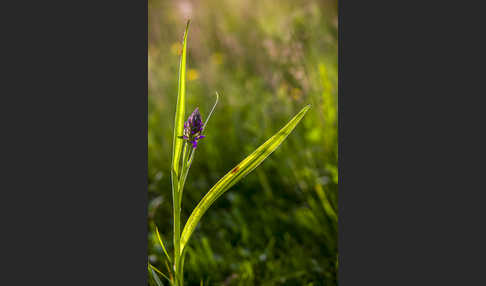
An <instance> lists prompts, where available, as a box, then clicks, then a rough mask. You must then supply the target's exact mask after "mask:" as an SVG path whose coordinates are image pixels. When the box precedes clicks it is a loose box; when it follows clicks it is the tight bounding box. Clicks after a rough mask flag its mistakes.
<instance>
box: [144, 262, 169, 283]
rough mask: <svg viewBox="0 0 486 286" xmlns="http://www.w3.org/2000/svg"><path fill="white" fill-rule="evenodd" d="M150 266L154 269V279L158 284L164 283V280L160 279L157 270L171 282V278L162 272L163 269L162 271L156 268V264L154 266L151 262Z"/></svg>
mask: <svg viewBox="0 0 486 286" xmlns="http://www.w3.org/2000/svg"><path fill="white" fill-rule="evenodd" d="M148 266H149V269H150V270H151V271H152V274H153V276H154V279H155V281H156V282H157V284H158V285H163V284H162V281H160V278H159V276H158V275H157V274H156V273H155V272H157V273H159V274H160V275H161V276H162V277H164V278H165V279H167V281H169V282H170V280H169V278H168V277H167V276H166V275H165V274H164V273H162V271H160V270H159V269H157V268H155V266H153V265H152V264H150V263H149V265H148ZM154 271H155V272H154Z"/></svg>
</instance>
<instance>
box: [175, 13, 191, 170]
mask: <svg viewBox="0 0 486 286" xmlns="http://www.w3.org/2000/svg"><path fill="white" fill-rule="evenodd" d="M188 30H189V21H187V26H186V31H185V32H184V40H183V44H182V55H181V60H180V64H179V86H178V89H177V105H176V113H175V119H174V138H173V143H172V146H173V147H172V176H173V177H172V178H173V179H174V176H175V177H176V178H177V177H178V176H179V174H180V159H181V152H182V143H183V140H180V139H179V138H178V136H181V135H182V132H183V129H184V117H185V113H186V50H187V32H188ZM174 173H175V174H174Z"/></svg>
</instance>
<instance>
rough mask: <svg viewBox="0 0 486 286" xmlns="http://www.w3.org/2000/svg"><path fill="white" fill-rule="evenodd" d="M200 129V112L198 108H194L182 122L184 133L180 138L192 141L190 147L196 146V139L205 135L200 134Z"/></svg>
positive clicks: (201, 129)
mask: <svg viewBox="0 0 486 286" xmlns="http://www.w3.org/2000/svg"><path fill="white" fill-rule="evenodd" d="M202 131H203V122H202V118H201V113H199V108H196V109H194V111H193V112H192V113H191V115H189V117H188V118H187V121H186V122H185V123H184V134H183V135H182V137H180V138H182V139H184V140H187V141H189V143H192V148H196V147H197V141H198V140H199V139H202V138H204V137H205V136H204V135H201V132H202Z"/></svg>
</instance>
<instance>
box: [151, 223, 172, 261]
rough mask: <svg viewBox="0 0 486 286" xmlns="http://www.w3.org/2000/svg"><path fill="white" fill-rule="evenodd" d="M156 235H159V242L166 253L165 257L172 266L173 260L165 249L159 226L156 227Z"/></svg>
mask: <svg viewBox="0 0 486 286" xmlns="http://www.w3.org/2000/svg"><path fill="white" fill-rule="evenodd" d="M155 234H156V235H157V239H158V240H159V244H160V246H162V250H163V251H164V253H165V256H166V257H167V259H168V260H169V262H170V264H172V259H170V256H169V253H167V250H166V249H165V245H164V242H163V241H162V238H161V237H160V233H159V229H158V228H157V226H155Z"/></svg>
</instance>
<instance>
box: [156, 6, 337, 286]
mask: <svg viewBox="0 0 486 286" xmlns="http://www.w3.org/2000/svg"><path fill="white" fill-rule="evenodd" d="M189 17H190V18H191V22H192V24H191V31H190V36H189V42H188V59H187V65H188V73H187V80H188V82H187V96H188V97H187V110H193V109H194V108H195V107H196V106H199V108H200V111H201V113H202V115H203V118H205V117H206V116H207V115H208V112H209V109H210V108H211V105H212V104H213V102H214V91H218V92H219V93H220V94H221V100H220V104H219V105H218V107H217V108H216V110H215V113H214V114H213V116H212V118H211V122H210V124H209V126H208V129H207V130H206V135H207V137H206V138H204V139H203V140H201V141H200V144H199V147H198V152H197V154H196V156H195V159H194V163H193V165H192V168H191V170H190V173H189V176H188V179H187V182H186V188H185V191H184V199H183V206H182V221H183V223H184V222H185V221H186V220H187V218H188V216H189V214H190V213H191V211H192V210H193V208H194V207H195V206H196V204H197V203H198V201H199V200H200V199H201V198H202V197H203V196H204V194H205V193H206V192H207V191H208V190H209V189H210V187H211V186H212V185H213V184H214V183H216V182H217V181H218V179H219V178H220V177H221V176H223V175H224V174H225V173H226V172H228V171H229V170H230V169H231V168H232V167H233V166H234V165H235V164H237V163H238V162H240V161H241V159H243V158H244V157H245V156H246V155H247V154H249V153H250V152H251V151H253V150H254V149H255V148H256V147H258V146H259V145H260V144H262V143H263V142H264V141H265V140H266V139H268V138H269V137H270V136H271V135H273V134H274V133H275V131H276V130H279V129H280V128H281V126H283V125H284V124H285V123H286V122H287V120H288V118H290V117H291V116H292V115H293V114H296V113H297V112H298V111H299V110H300V108H301V107H302V106H304V105H306V104H308V103H310V104H312V105H313V108H312V109H311V110H310V111H309V112H308V114H307V115H306V117H305V118H304V119H303V122H302V123H301V125H300V126H299V127H298V128H297V129H296V130H295V131H294V132H293V134H291V136H289V138H288V139H287V141H286V142H285V144H283V145H282V146H281V147H280V149H278V150H277V151H276V152H275V154H274V155H272V157H270V158H269V159H268V160H266V161H265V162H264V163H263V164H262V166H261V167H260V168H259V169H257V170H256V171H255V172H254V173H252V174H251V175H249V176H248V177H247V178H245V180H244V181H242V182H240V183H238V184H237V185H235V186H234V187H233V188H232V189H231V190H230V191H228V193H226V194H225V195H224V196H222V197H221V198H220V199H219V200H218V201H217V202H216V203H215V204H214V205H213V206H212V207H211V211H209V212H207V214H206V215H205V217H204V218H203V219H202V220H201V222H200V224H199V227H198V228H196V231H195V232H194V236H193V238H192V239H191V242H190V243H189V245H188V256H187V258H186V266H185V277H186V278H185V281H186V284H187V285H199V283H200V280H201V279H202V280H203V281H204V282H208V284H210V285H335V284H337V281H336V279H337V278H336V273H337V268H338V265H337V218H338V210H337V190H338V178H337V162H338V158H337V143H338V142H337V2H336V1H292V0H285V1H256V0H250V1H243V0H229V1H215V0H208V1H159V0H149V67H148V69H149V137H148V144H149V158H148V159H149V160H148V161H149V178H148V180H149V210H148V211H149V220H150V225H151V228H150V229H149V233H150V235H149V255H150V261H151V263H152V264H153V265H155V266H157V267H158V268H159V269H161V270H164V269H166V266H165V263H164V262H163V257H164V254H163V252H162V249H161V248H160V247H159V246H158V242H157V237H156V236H155V235H154V232H153V228H152V226H153V224H154V223H155V224H156V225H157V226H158V227H159V230H160V233H161V234H162V236H163V238H164V239H165V241H164V242H165V243H166V246H167V247H168V248H169V249H167V250H168V251H169V252H171V253H172V244H171V238H172V202H171V188H170V186H171V184H170V164H171V146H172V128H173V124H174V123H173V116H174V111H175V104H176V97H177V73H178V64H179V53H180V50H181V45H180V42H181V39H182V36H183V32H184V28H185V22H186V19H187V18H189ZM187 115H188V114H186V116H187Z"/></svg>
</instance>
